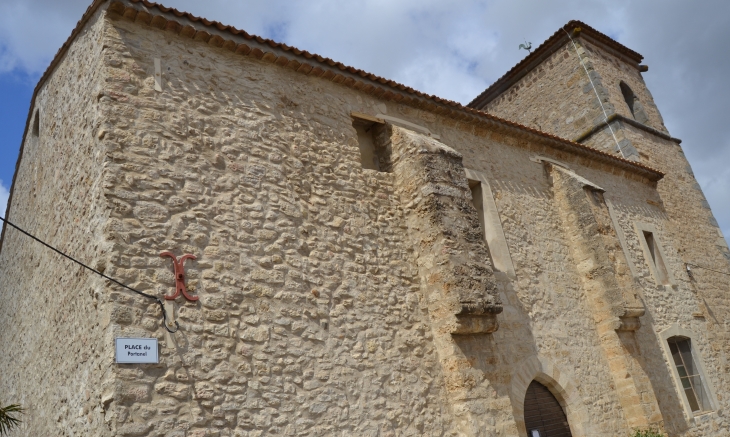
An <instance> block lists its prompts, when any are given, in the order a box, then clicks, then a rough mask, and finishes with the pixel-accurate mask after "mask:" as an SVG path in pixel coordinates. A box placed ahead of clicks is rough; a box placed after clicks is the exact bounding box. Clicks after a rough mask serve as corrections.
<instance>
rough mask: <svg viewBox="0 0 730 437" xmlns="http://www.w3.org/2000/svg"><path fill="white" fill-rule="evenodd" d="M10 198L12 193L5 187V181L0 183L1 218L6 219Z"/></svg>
mask: <svg viewBox="0 0 730 437" xmlns="http://www.w3.org/2000/svg"><path fill="white" fill-rule="evenodd" d="M8 197H10V192H9V190H8V188H7V187H6V186H5V185H3V181H0V216H1V217H5V208H6V207H7V205H8Z"/></svg>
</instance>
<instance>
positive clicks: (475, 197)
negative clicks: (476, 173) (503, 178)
mask: <svg viewBox="0 0 730 437" xmlns="http://www.w3.org/2000/svg"><path fill="white" fill-rule="evenodd" d="M469 189H470V190H471V203H472V205H474V208H475V209H476V210H477V216H478V217H479V229H480V230H481V232H482V238H484V239H485V240H486V233H485V230H484V198H483V197H482V184H481V182H479V181H473V180H469Z"/></svg>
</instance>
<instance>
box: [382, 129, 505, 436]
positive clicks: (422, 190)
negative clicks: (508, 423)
mask: <svg viewBox="0 0 730 437" xmlns="http://www.w3.org/2000/svg"><path fill="white" fill-rule="evenodd" d="M375 135H376V147H378V148H380V149H381V151H382V153H381V156H387V157H388V159H386V161H388V162H387V163H386V165H385V166H384V167H385V168H386V169H388V170H390V171H392V172H393V174H394V176H395V181H396V186H397V187H399V189H398V193H399V197H400V201H401V203H402V205H403V208H404V210H405V211H404V215H405V219H406V223H407V226H408V236H407V240H409V241H410V243H411V244H412V245H413V248H414V252H415V260H416V263H417V268H418V275H419V277H420V283H421V291H422V294H423V297H424V298H425V301H426V302H427V305H428V311H429V314H430V320H431V324H432V330H433V333H434V342H435V345H436V349H437V351H438V353H439V357H440V360H441V363H442V369H443V372H444V379H445V381H446V393H447V396H448V397H449V400H450V402H451V404H452V406H453V408H454V415H455V416H456V417H457V421H458V422H459V423H460V427H461V429H462V431H465V432H466V433H467V434H469V435H479V431H478V430H475V429H473V428H474V425H475V424H476V423H477V422H478V420H479V418H478V417H476V415H475V414H473V413H472V412H471V410H470V408H469V407H468V406H467V405H466V404H467V402H469V401H475V400H476V401H479V400H480V399H483V398H484V396H487V395H486V393H485V392H484V391H483V390H480V386H479V384H478V383H477V382H475V380H478V378H475V375H474V372H475V371H474V368H473V363H470V362H469V360H468V359H467V358H466V357H465V356H464V354H463V352H462V351H461V350H460V348H459V346H458V344H457V342H456V341H455V339H454V338H453V336H462V335H484V334H490V333H492V332H494V331H496V330H497V328H498V323H497V314H499V313H501V312H502V303H501V301H500V299H499V296H498V294H497V286H496V282H495V278H494V271H493V267H492V264H491V260H490V256H489V249H488V247H487V245H486V243H485V241H484V239H483V236H482V232H481V228H480V225H479V219H478V217H477V211H476V209H475V208H474V206H473V205H472V203H471V192H470V191H469V185H468V181H467V179H466V174H465V171H464V166H463V164H462V155H461V154H460V153H458V152H457V151H455V150H454V149H452V148H450V147H448V146H447V145H445V144H443V143H441V142H439V141H437V140H435V139H433V138H431V137H428V136H426V135H422V134H418V133H416V132H413V131H410V130H407V129H403V128H400V127H397V126H393V125H390V124H386V125H382V126H379V127H377V128H376V133H375ZM475 432H476V433H477V434H474V433H475Z"/></svg>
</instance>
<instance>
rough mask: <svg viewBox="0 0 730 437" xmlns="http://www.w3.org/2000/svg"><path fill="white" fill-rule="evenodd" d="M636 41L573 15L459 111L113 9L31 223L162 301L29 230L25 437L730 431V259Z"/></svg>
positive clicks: (345, 71)
mask: <svg viewBox="0 0 730 437" xmlns="http://www.w3.org/2000/svg"><path fill="white" fill-rule="evenodd" d="M641 60H642V57H641V55H639V54H638V53H636V52H634V51H632V50H631V49H629V48H627V47H625V46H623V45H621V44H619V43H618V42H616V41H614V40H612V39H611V38H609V37H607V36H606V35H604V34H602V33H600V32H598V31H597V30H595V29H592V28H591V27H589V26H588V25H586V24H583V23H581V22H577V21H572V22H569V23H567V24H566V25H565V26H563V27H562V28H560V29H557V32H556V33H555V34H554V35H553V36H551V37H550V38H549V39H548V40H547V41H545V42H544V43H543V44H542V45H541V46H540V47H538V48H537V49H536V50H534V51H533V52H532V53H531V54H529V55H528V56H527V57H526V58H525V59H524V60H523V61H522V62H520V63H519V64H517V65H516V66H515V67H514V68H512V69H511V70H509V71H508V72H507V73H506V74H505V75H504V76H503V77H502V78H500V79H499V80H498V81H497V82H496V83H494V84H493V85H492V86H490V87H489V88H488V89H487V90H485V91H484V92H483V93H482V94H481V95H479V96H477V97H476V98H475V99H474V101H473V102H471V103H470V104H469V105H466V106H463V105H461V104H459V103H456V102H452V101H448V100H444V99H441V98H439V97H436V96H430V95H426V94H423V93H421V92H418V91H416V90H413V89H411V88H408V87H406V86H404V85H401V84H398V83H396V82H393V81H391V80H388V79H384V78H381V77H378V76H375V75H373V74H370V73H367V72H364V71H361V70H358V69H355V68H352V67H348V66H345V65H343V64H340V63H338V62H335V61H333V60H330V59H326V58H323V57H321V56H318V55H315V54H311V53H308V52H306V51H301V50H298V49H296V48H293V47H289V46H287V45H285V44H281V43H277V42H274V41H270V40H266V39H263V38H260V37H256V36H253V35H249V34H248V33H246V32H244V31H242V30H238V29H235V28H232V27H229V26H225V25H223V24H220V23H217V22H211V21H208V20H206V19H203V18H198V17H195V16H193V15H190V14H188V13H184V12H180V11H177V10H174V9H170V8H167V7H164V6H162V5H158V4H155V3H150V2H147V1H141V0H96V1H95V2H94V3H93V4H92V5H91V6H90V7H89V9H88V10H87V12H86V13H85V14H84V16H83V17H82V18H81V20H80V22H79V24H78V26H77V27H76V29H75V30H74V31H73V33H72V35H71V37H70V38H69V40H68V41H67V42H66V43H65V44H64V45H63V47H62V48H61V49H60V51H59V52H58V54H57V55H56V57H55V59H54V60H53V62H52V64H51V66H50V67H49V68H48V70H47V71H46V73H45V74H44V75H43V77H42V78H41V80H40V82H39V84H38V86H37V88H36V90H35V93H34V95H33V100H32V102H31V109H30V113H29V116H28V121H27V127H26V131H25V135H24V138H23V143H22V148H21V152H20V158H19V161H18V165H17V171H16V174H15V179H14V181H13V186H12V190H11V200H10V203H9V206H8V213H7V215H8V219H9V220H10V221H11V222H13V223H14V224H16V225H17V226H19V227H21V228H23V229H25V230H26V231H28V232H30V233H32V234H34V235H35V236H37V237H38V238H40V239H41V240H43V241H45V242H47V243H48V244H50V245H52V246H54V247H56V248H58V249H59V250H61V251H63V252H64V253H67V254H69V255H71V256H73V257H75V258H76V259H78V260H80V261H82V262H84V263H87V264H88V265H89V266H90V267H92V268H94V269H96V270H98V271H99V272H102V273H103V274H105V275H108V276H109V277H111V278H114V279H116V280H118V281H120V282H122V283H124V284H126V285H127V286H129V287H131V288H133V289H135V290H138V291H140V292H143V293H146V294H149V295H152V296H154V297H157V298H159V299H161V300H160V302H164V305H163V304H161V303H160V304H158V302H157V301H155V300H153V299H149V298H147V297H146V296H142V295H140V294H137V293H134V292H132V291H130V290H128V289H125V288H122V287H120V286H118V285H116V284H114V283H112V282H110V281H108V280H107V279H104V278H103V277H101V276H99V275H97V274H94V273H92V272H89V271H88V270H86V269H84V268H83V267H82V266H79V265H78V264H74V263H72V262H71V261H69V260H67V259H64V258H62V257H61V256H59V255H58V254H56V253H54V252H53V251H51V250H49V249H48V248H46V247H44V246H42V245H41V244H39V243H37V242H36V241H33V240H32V239H30V238H28V237H27V236H25V235H23V234H21V233H20V232H19V231H17V230H16V229H14V228H11V227H9V226H5V227H4V228H3V234H2V242H1V243H0V244H1V248H0V293H1V294H0V297H1V299H0V344H2V348H3V353H2V355H0V375H2V376H1V377H0V402H2V403H4V404H8V403H20V404H22V405H23V406H24V407H25V408H26V413H25V414H24V415H23V416H22V419H23V425H22V427H21V428H20V429H19V430H18V431H17V432H16V433H15V435H24V436H69V437H71V436H120V437H122V436H168V437H203V436H212V437H234V436H235V437H258V436H268V435H272V436H338V437H339V436H368V437H386V436H521V437H525V436H529V437H536V436H540V437H546V436H547V437H563V436H573V437H581V436H586V437H593V436H606V437H613V436H626V435H629V433H630V432H632V430H633V429H638V428H649V427H655V428H658V429H661V430H662V431H663V432H664V433H666V435H668V436H672V437H674V436H683V437H684V436H698V437H699V436H728V435H730V421H729V420H728V417H727V414H728V410H729V409H730V363H729V362H728V355H729V354H730V322H729V320H730V302H728V291H729V288H730V277H729V276H727V273H730V252H728V247H727V244H726V242H725V239H724V238H723V236H722V233H721V232H720V229H719V227H718V224H717V222H716V221H715V219H714V218H713V216H712V213H711V211H710V208H709V205H708V203H707V201H706V199H705V198H704V196H703V194H702V191H701V190H700V186H699V185H698V183H697V181H696V179H695V177H694V175H693V173H692V169H691V168H690V166H689V164H688V162H687V160H686V158H685V155H684V153H683V151H682V147H681V146H680V140H679V139H676V138H674V137H672V136H671V134H670V133H669V132H668V131H667V129H666V128H665V126H664V124H663V122H662V117H661V115H660V113H659V110H658V109H657V107H656V106H655V104H654V101H653V99H652V96H651V94H650V92H649V90H648V89H647V88H646V85H645V83H644V80H643V79H642V73H644V72H646V71H647V67H646V66H644V65H641ZM655 74H661V72H656V73H655ZM689 147H691V145H690V146H689ZM163 252H170V253H169V254H167V255H164V256H161V253H163ZM185 254H189V255H193V256H194V257H195V258H191V257H189V259H187V260H185V259H183V258H182V256H183V255H185ZM171 257H173V259H171ZM174 257H178V258H177V259H178V260H182V261H180V263H179V264H178V266H182V267H183V268H184V273H183V271H182V269H181V270H179V271H178V272H177V273H175V274H174V273H173V265H175V264H174V263H173V260H174ZM179 275H184V276H179ZM175 295H178V296H177V298H175V299H163V297H164V296H168V297H171V296H175ZM163 308H164V314H165V315H166V321H163V311H162V309H163ZM178 326H179V329H177V327H178ZM175 329H177V331H176V332H174V333H172V332H169V331H175ZM117 338H154V339H157V340H158V345H159V349H158V353H159V363H157V364H121V363H117V362H116V360H117V359H118V358H119V357H118V356H115V346H114V345H115V339H117Z"/></svg>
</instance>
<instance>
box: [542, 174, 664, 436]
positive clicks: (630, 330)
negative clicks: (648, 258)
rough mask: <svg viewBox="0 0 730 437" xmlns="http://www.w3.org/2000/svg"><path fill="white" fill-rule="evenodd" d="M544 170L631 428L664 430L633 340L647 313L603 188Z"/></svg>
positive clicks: (576, 177) (577, 178)
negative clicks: (550, 178)
mask: <svg viewBox="0 0 730 437" xmlns="http://www.w3.org/2000/svg"><path fill="white" fill-rule="evenodd" d="M545 165H546V166H548V170H549V172H550V175H551V177H552V186H553V193H554V196H555V203H556V205H557V208H558V210H559V213H560V218H561V221H562V223H563V227H564V229H565V232H566V235H567V237H568V243H569V246H570V249H571V253H572V256H573V261H574V262H575V263H576V267H577V269H578V273H579V275H580V277H581V282H582V284H583V287H582V289H583V292H584V293H585V295H586V298H587V301H588V303H589V305H590V307H591V310H592V313H593V317H594V320H595V322H596V328H597V330H598V335H599V337H600V340H601V347H602V348H603V351H604V353H605V356H606V359H607V360H608V364H609V367H610V369H611V374H612V377H613V379H614V382H615V385H616V391H617V393H618V397H619V400H620V402H621V406H622V407H623V410H624V416H625V417H626V421H627V422H628V426H629V427H631V428H634V427H645V426H649V425H661V422H662V417H661V413H660V412H659V407H658V404H657V401H656V397H655V395H654V391H653V390H652V388H651V383H650V381H649V377H648V375H647V374H646V372H645V371H644V368H643V366H642V365H641V363H642V357H641V351H640V349H639V344H638V341H637V340H636V338H635V335H634V331H636V330H637V329H639V328H640V327H641V323H640V320H639V317H641V316H642V315H644V311H645V310H644V306H643V304H642V302H641V301H640V300H639V292H638V287H637V285H636V284H635V282H634V279H633V277H632V275H631V274H630V270H629V267H628V262H627V260H626V257H625V255H624V253H623V251H622V249H621V245H620V242H619V239H618V235H617V234H616V230H615V229H614V228H613V225H612V223H611V218H610V215H609V211H608V206H607V205H606V202H605V200H604V198H603V189H601V188H600V187H598V186H597V185H595V184H593V183H591V182H590V181H587V180H586V179H584V178H582V177H580V176H578V175H577V174H575V173H573V172H572V171H570V170H567V169H565V168H562V167H559V166H556V165H552V164H548V163H546V164H545Z"/></svg>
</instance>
